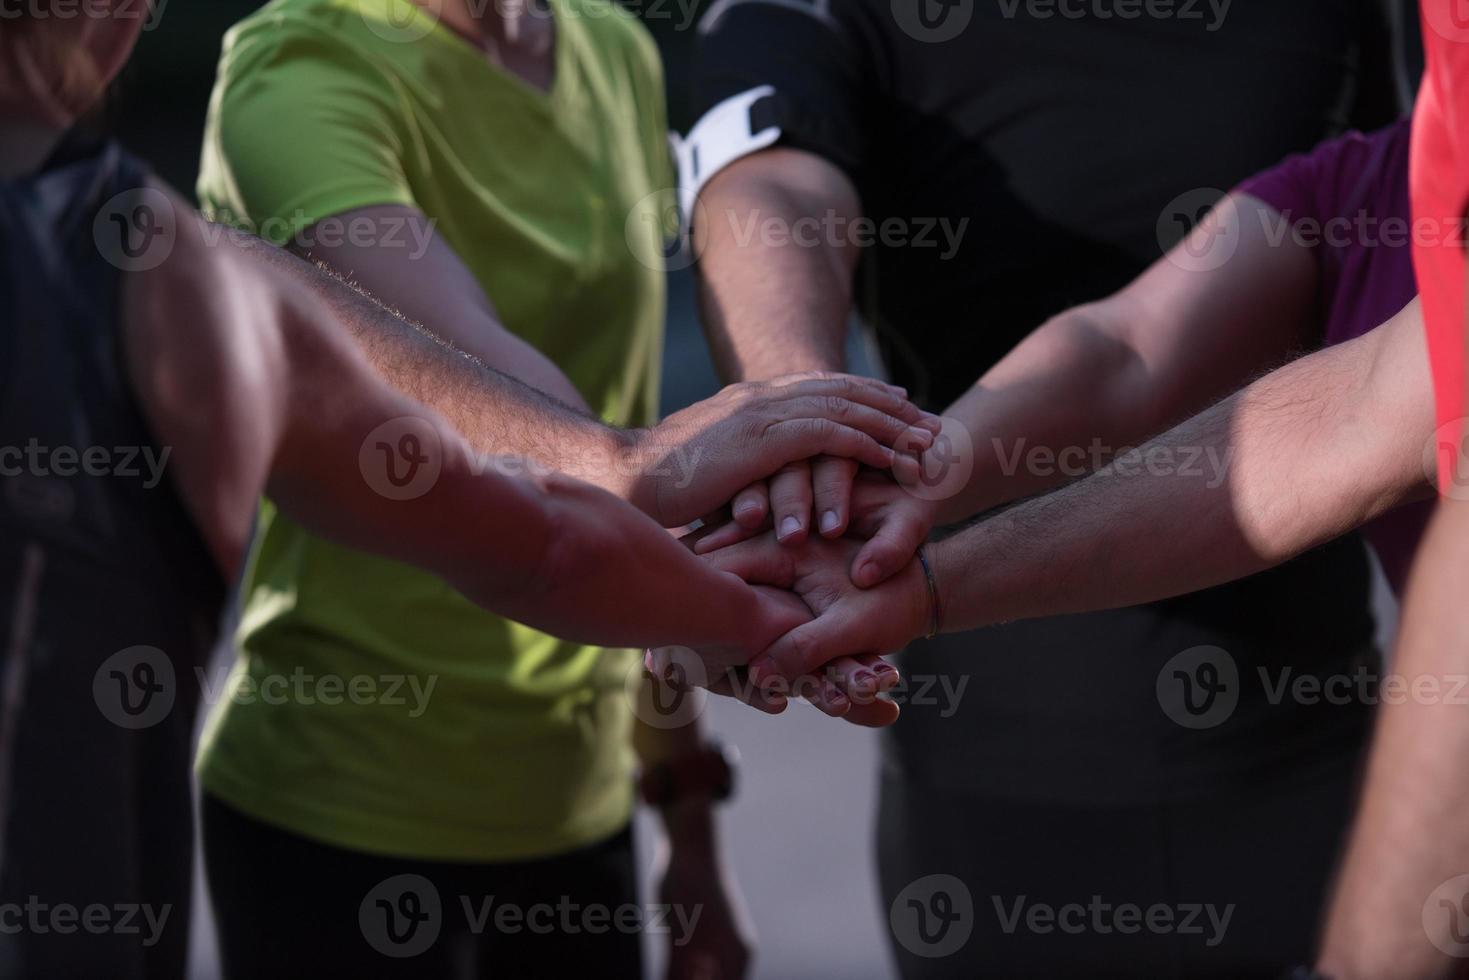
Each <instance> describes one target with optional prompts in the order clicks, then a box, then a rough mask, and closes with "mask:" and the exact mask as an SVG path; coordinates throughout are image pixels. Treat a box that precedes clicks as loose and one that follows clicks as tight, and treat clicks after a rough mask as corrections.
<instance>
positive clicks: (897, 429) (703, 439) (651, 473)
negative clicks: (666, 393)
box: [631, 373, 939, 534]
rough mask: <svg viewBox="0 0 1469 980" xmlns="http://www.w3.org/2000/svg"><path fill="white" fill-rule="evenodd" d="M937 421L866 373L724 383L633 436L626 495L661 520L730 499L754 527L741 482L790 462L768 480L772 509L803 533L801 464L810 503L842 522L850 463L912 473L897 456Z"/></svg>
mask: <svg viewBox="0 0 1469 980" xmlns="http://www.w3.org/2000/svg"><path fill="white" fill-rule="evenodd" d="M938 428H939V421H938V419H937V418H936V417H934V416H931V415H929V414H927V413H925V412H922V411H920V410H919V409H918V408H917V407H915V406H913V405H912V404H910V403H909V402H908V401H906V400H905V397H904V393H903V390H902V389H901V388H894V387H892V386H891V385H887V384H884V383H883V382H880V381H876V380H873V379H871V378H859V377H853V376H850V375H840V374H820V373H811V374H800V375H790V376H787V377H784V378H776V379H774V380H771V381H767V382H748V383H744V384H738V385H731V386H729V387H728V388H725V389H724V390H723V391H721V392H719V394H717V395H715V396H714V397H712V398H709V399H706V400H705V401H702V402H699V403H697V404H695V405H691V406H690V407H688V408H686V409H684V410H683V411H680V412H676V413H674V414H673V415H671V416H669V417H668V418H667V419H665V420H664V421H663V422H662V423H660V424H659V425H658V426H656V427H654V428H653V429H650V430H646V431H643V432H640V433H638V434H637V435H635V436H634V437H633V439H634V446H633V450H634V459H635V460H636V466H637V469H638V472H639V474H640V476H639V480H638V484H637V486H636V487H635V488H634V489H633V491H632V493H631V499H632V500H633V502H634V503H635V504H636V505H637V506H638V508H639V509H640V510H642V511H643V512H644V513H647V514H649V515H652V516H654V517H655V518H656V519H657V520H658V521H659V522H660V523H662V524H663V525H664V526H667V527H673V526H677V525H679V524H687V523H689V522H690V521H693V520H694V519H696V518H699V517H703V516H705V515H707V514H710V513H712V512H714V511H716V510H717V509H719V508H723V507H725V505H726V504H728V503H730V502H731V500H732V499H733V503H734V506H735V508H736V512H737V513H738V514H739V520H740V521H741V522H742V523H746V524H755V525H758V524H759V523H760V522H761V521H763V520H764V518H765V514H766V513H767V511H768V509H769V504H768V503H762V502H760V500H756V499H754V498H751V496H750V491H749V490H748V488H750V487H751V485H752V484H754V483H756V482H757V481H758V482H759V483H761V484H762V485H763V483H764V481H765V480H766V479H767V478H768V477H770V476H771V475H772V474H776V473H778V472H781V471H782V469H783V468H784V467H787V466H790V467H791V469H790V470H789V471H787V472H785V473H783V474H782V478H781V479H780V480H779V481H778V484H779V487H780V494H779V495H778V496H777V498H776V500H777V502H778V503H779V504H780V506H781V508H782V511H781V514H780V516H782V517H786V516H794V517H796V518H797V519H798V521H799V523H800V525H801V527H802V528H803V530H802V532H801V533H802V534H804V528H805V526H806V525H807V524H808V523H809V521H810V511H811V502H812V496H813V489H812V479H813V477H812V472H811V467H810V466H809V464H807V462H806V461H807V460H809V459H811V458H812V457H821V459H820V460H818V465H817V470H818V471H819V472H820V474H821V482H820V483H819V484H818V486H819V487H820V488H821V494H820V497H819V499H818V500H817V503H818V505H819V506H820V507H821V508H822V509H823V510H824V511H825V510H835V511H836V512H837V513H838V515H839V517H840V518H841V524H840V527H842V528H845V513H846V509H847V508H846V503H845V499H846V488H847V487H848V486H850V483H851V474H852V473H854V472H855V466H854V465H853V464H854V463H856V462H860V463H863V464H866V465H868V466H872V467H875V468H878V469H883V470H889V469H890V470H893V471H894V472H895V473H897V474H898V475H899V476H902V477H906V478H909V479H912V478H914V477H916V475H917V465H918V464H917V462H916V460H914V459H913V458H911V456H910V455H905V453H908V454H911V453H915V452H918V451H921V449H922V448H923V447H925V446H927V445H929V444H931V443H932V441H933V433H934V432H936V431H938ZM893 447H900V448H901V449H902V450H903V451H902V452H897V453H895V452H894V451H893ZM696 467H697V468H698V470H699V473H698V479H697V480H695V479H694V473H693V471H694V469H695V468H696ZM844 474H845V475H844ZM802 476H803V477H804V484H802V482H801V480H800V479H798V477H802ZM803 487H804V489H803ZM742 489H743V490H746V492H745V493H744V494H741V491H742ZM737 495H740V496H739V497H738V498H737ZM761 499H763V498H761ZM802 501H804V506H803V504H802ZM752 505H753V506H754V507H755V508H756V510H757V513H755V514H753V515H752V514H751V512H750V507H751V506H752ZM835 533H840V531H837V532H835Z"/></svg>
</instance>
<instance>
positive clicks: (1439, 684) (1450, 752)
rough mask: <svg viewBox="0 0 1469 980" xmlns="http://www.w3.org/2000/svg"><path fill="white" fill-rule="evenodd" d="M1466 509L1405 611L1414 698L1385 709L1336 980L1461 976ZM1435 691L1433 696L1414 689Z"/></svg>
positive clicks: (1446, 533) (1330, 969)
mask: <svg viewBox="0 0 1469 980" xmlns="http://www.w3.org/2000/svg"><path fill="white" fill-rule="evenodd" d="M1466 569H1469V503H1465V502H1463V501H1455V500H1450V499H1445V500H1442V501H1441V502H1440V505H1439V510H1438V513H1437V515H1436V517H1435V518H1434V522H1433V525H1432V526H1431V528H1430V530H1429V534H1428V537H1427V538H1426V539H1425V541H1424V544H1423V548H1422V551H1421V552H1420V555H1419V558H1418V564H1417V566H1416V567H1415V568H1414V571H1413V580H1412V584H1411V586H1410V588H1409V591H1408V597H1407V601H1406V603H1405V606H1404V615H1403V623H1402V629H1401V633H1400V642H1399V646H1398V652H1397V655H1396V657H1395V659H1394V667H1393V670H1394V673H1396V674H1399V675H1401V676H1402V677H1403V678H1404V679H1405V680H1406V686H1407V690H1408V691H1410V692H1415V693H1413V694H1412V695H1411V696H1409V697H1407V698H1405V699H1403V700H1401V701H1399V702H1397V703H1388V704H1385V705H1384V706H1383V708H1382V714H1381V718H1380V721H1379V723H1378V730H1377V735H1376V738H1375V740H1374V744H1373V749H1372V756H1371V761H1370V763H1369V765H1368V769H1367V778H1366V783H1365V786H1364V791H1363V793H1364V795H1363V798H1362V805H1361V810H1360V812H1359V814H1358V817H1357V821H1356V826H1355V828H1354V830H1353V833H1352V839H1351V843H1350V845H1349V847H1348V849H1347V855H1346V859H1345V864H1344V866H1343V870H1342V875H1341V879H1340V882H1339V884H1338V887H1337V892H1336V896H1335V900H1334V902H1333V904H1332V909H1331V915H1330V918H1329V921H1328V924H1327V930H1326V939H1325V945H1324V949H1323V952H1322V957H1321V959H1322V969H1323V972H1325V973H1326V974H1327V975H1328V976H1330V977H1332V978H1333V980H1398V978H1403V980H1428V978H1437V977H1448V976H1454V975H1460V974H1459V972H1458V969H1459V968H1461V967H1462V960H1459V961H1456V960H1453V959H1450V958H1449V956H1447V955H1445V954H1446V953H1447V952H1448V951H1462V950H1463V948H1464V944H1463V937H1462V925H1461V923H1460V911H1461V909H1462V908H1463V907H1464V903H1465V896H1466V894H1469V886H1466V885H1465V883H1464V881H1463V880H1457V881H1456V880H1454V879H1459V878H1460V876H1462V875H1463V874H1465V872H1466V871H1469V833H1466V831H1465V823H1464V814H1465V813H1466V812H1469V769H1466V768H1465V766H1464V759H1465V757H1466V755H1469V713H1466V712H1465V711H1464V708H1463V706H1462V704H1460V703H1458V700H1457V699H1456V698H1454V697H1451V696H1449V694H1450V692H1452V691H1454V690H1457V688H1458V687H1460V686H1462V679H1463V678H1464V676H1465V675H1466V673H1469V655H1466V647H1465V643H1464V639H1465V637H1466V636H1469V605H1466V604H1465V602H1464V596H1465V594H1466V592H1465V590H1466V588H1469V574H1466ZM1423 691H1431V692H1433V693H1431V694H1419V693H1416V692H1423Z"/></svg>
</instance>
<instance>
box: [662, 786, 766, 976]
mask: <svg viewBox="0 0 1469 980" xmlns="http://www.w3.org/2000/svg"><path fill="white" fill-rule="evenodd" d="M662 813H663V825H664V829H665V830H666V831H667V843H666V845H665V846H662V847H660V848H659V850H658V851H657V852H656V853H655V855H654V861H653V864H654V868H655V872H654V877H655V880H656V881H657V882H658V898H659V901H661V902H663V903H664V904H665V905H667V906H669V907H670V908H672V909H674V910H676V911H682V912H683V913H684V917H676V918H675V921H684V918H687V919H688V922H689V925H690V929H689V933H688V934H686V935H685V934H680V933H678V932H675V931H670V933H669V941H670V945H669V949H668V971H667V974H666V975H667V977H668V978H669V980H739V978H740V977H743V976H744V975H745V973H746V971H747V969H748V967H749V963H750V956H751V953H752V952H753V950H754V946H755V929H754V925H753V923H752V922H751V921H750V915H749V911H748V910H747V909H746V908H745V905H744V902H743V901H742V899H741V896H740V890H739V885H738V884H737V883H736V882H735V877H734V875H733V873H732V872H731V870H730V868H729V867H728V866H727V865H726V863H725V861H724V859H723V856H722V855H721V853H720V848H719V845H718V840H717V838H716V834H715V829H714V828H715V820H714V814H713V806H712V804H711V803H710V802H709V801H708V800H704V799H689V800H681V801H678V802H676V803H674V804H673V805H672V806H669V807H666V808H664V809H663V811H662ZM695 910H697V911H698V913H699V914H698V916H697V918H694V917H693V915H692V913H693V912H694V911H695Z"/></svg>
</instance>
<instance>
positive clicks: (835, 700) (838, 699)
mask: <svg viewBox="0 0 1469 980" xmlns="http://www.w3.org/2000/svg"><path fill="white" fill-rule="evenodd" d="M849 703H850V702H849V701H848V700H847V696H846V695H845V694H843V693H842V692H841V691H837V690H831V691H827V692H826V705H827V707H829V708H841V707H844V706H846V705H847V704H849Z"/></svg>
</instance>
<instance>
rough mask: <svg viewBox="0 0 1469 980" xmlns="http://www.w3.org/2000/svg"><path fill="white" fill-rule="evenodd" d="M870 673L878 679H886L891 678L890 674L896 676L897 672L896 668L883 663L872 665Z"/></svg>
mask: <svg viewBox="0 0 1469 980" xmlns="http://www.w3.org/2000/svg"><path fill="white" fill-rule="evenodd" d="M872 672H873V673H874V674H876V675H877V676H878V677H888V676H891V675H892V674H896V673H897V672H898V668H896V667H894V666H893V665H892V664H890V663H887V662H883V663H880V664H873V665H872Z"/></svg>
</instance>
